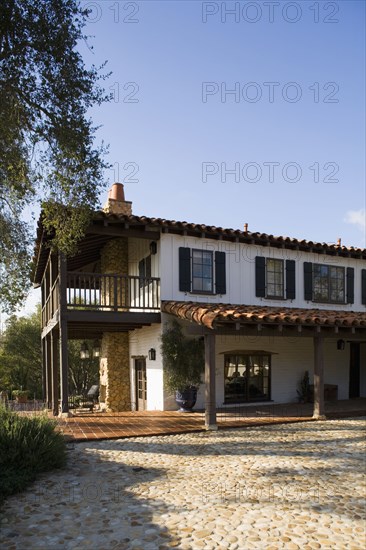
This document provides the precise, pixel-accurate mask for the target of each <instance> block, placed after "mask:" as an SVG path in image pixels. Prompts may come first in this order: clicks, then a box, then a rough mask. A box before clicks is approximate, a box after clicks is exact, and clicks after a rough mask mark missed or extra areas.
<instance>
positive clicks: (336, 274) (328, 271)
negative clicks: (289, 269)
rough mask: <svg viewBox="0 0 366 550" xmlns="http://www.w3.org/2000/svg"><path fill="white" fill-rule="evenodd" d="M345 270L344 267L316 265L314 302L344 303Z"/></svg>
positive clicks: (314, 270)
mask: <svg viewBox="0 0 366 550" xmlns="http://www.w3.org/2000/svg"><path fill="white" fill-rule="evenodd" d="M344 277H345V270H344V268H343V267H336V266H329V265H323V264H314V266H313V300H315V301H319V302H338V303H343V302H344V299H345V287H344Z"/></svg>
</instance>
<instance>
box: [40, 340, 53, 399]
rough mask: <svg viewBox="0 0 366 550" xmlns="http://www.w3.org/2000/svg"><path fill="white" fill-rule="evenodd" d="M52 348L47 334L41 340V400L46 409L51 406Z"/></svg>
mask: <svg viewBox="0 0 366 550" xmlns="http://www.w3.org/2000/svg"><path fill="white" fill-rule="evenodd" d="M51 354H52V346H51V336H50V335H49V334H48V335H47V336H45V338H42V362H43V364H44V374H45V385H44V390H43V391H44V394H43V398H44V401H45V403H46V407H47V409H50V408H51V406H52V357H51Z"/></svg>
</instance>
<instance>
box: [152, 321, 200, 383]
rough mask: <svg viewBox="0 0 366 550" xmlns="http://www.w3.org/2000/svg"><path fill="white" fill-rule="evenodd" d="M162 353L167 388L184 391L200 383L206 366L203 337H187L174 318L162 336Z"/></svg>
mask: <svg viewBox="0 0 366 550" xmlns="http://www.w3.org/2000/svg"><path fill="white" fill-rule="evenodd" d="M161 353H162V357H163V365H164V385H165V387H166V389H167V390H169V391H175V390H178V391H180V392H182V391H184V389H185V388H187V387H192V386H194V387H197V386H199V385H200V383H201V375H202V373H203V371H204V368H205V358H204V344H203V340H202V339H198V340H193V339H191V338H186V337H185V336H184V334H183V330H182V327H181V326H180V324H179V323H178V322H177V321H175V320H174V321H173V323H172V325H171V326H166V327H165V330H164V332H163V334H162V336H161Z"/></svg>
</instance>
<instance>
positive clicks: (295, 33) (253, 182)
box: [82, 0, 365, 246]
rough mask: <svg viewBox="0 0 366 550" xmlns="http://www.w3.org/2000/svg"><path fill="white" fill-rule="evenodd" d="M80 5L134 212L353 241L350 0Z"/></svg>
mask: <svg viewBox="0 0 366 550" xmlns="http://www.w3.org/2000/svg"><path fill="white" fill-rule="evenodd" d="M82 5H83V6H85V7H89V8H90V9H91V13H90V15H89V20H90V23H89V24H88V27H87V28H86V31H87V33H88V34H91V35H94V37H93V38H92V37H91V38H90V39H89V41H90V43H92V44H93V46H94V52H95V53H94V54H93V55H90V54H89V53H88V52H87V51H86V52H85V59H86V60H87V61H88V62H94V63H95V64H97V65H98V64H99V63H100V62H102V61H104V60H108V68H109V70H111V71H112V72H113V75H112V76H111V78H110V79H109V82H108V84H107V86H106V88H107V89H108V90H109V91H110V92H112V93H114V94H115V101H112V102H111V103H110V104H108V105H105V106H103V108H102V109H99V110H98V111H94V112H93V118H94V121H95V122H96V123H98V124H101V125H102V128H101V129H100V131H99V136H100V137H102V138H103V139H104V140H105V141H107V142H108V143H110V155H109V160H110V162H111V163H112V164H113V165H114V170H113V171H112V170H111V171H109V173H108V174H107V176H108V177H109V180H110V183H112V180H113V179H119V180H120V181H122V182H124V183H125V192H126V197H127V198H128V199H130V200H132V201H133V208H134V212H135V213H136V214H145V215H150V216H158V217H165V218H171V219H178V220H188V221H193V222H201V223H207V224H215V225H221V226H224V227H233V228H240V227H242V226H243V224H244V223H245V222H247V223H248V224H249V229H250V230H252V231H263V232H267V233H273V234H276V235H280V234H281V235H284V234H285V235H289V236H293V237H298V238H307V239H310V240H317V241H324V242H335V241H336V240H337V238H338V237H341V238H342V243H344V244H346V245H354V246H365V229H364V228H361V227H360V226H361V221H362V218H363V217H364V211H363V212H362V209H364V208H365V161H364V153H365V104H364V94H365V68H364V67H365V49H364V47H365V3H364V2H361V1H349V0H347V1H340V2H308V1H299V2H261V1H258V2H224V3H222V2H200V1H195V0H193V1H185V2H179V1H161V2H155V1H145V2H112V1H109V0H105V1H103V2H84V3H83V4H82ZM230 10H231V12H233V11H234V12H235V13H231V14H230V13H229V12H230ZM130 20H134V21H136V22H134V23H133V22H130ZM251 21H252V22H251ZM271 21H272V22H271ZM317 21H318V22H317ZM84 51H85V50H84ZM117 90H118V97H117V93H116V91H117ZM230 90H232V91H233V93H230ZM234 91H236V93H234ZM225 92H226V93H225ZM270 92H271V93H272V96H270ZM131 100H132V101H134V102H131ZM273 163H275V164H273ZM117 166H118V168H119V170H118V171H117V170H116V168H117ZM137 170H138V171H137ZM230 170H231V171H232V172H231V174H230ZM133 171H134V172H136V173H135V174H133V175H132V176H131V175H130V176H129V174H131V173H132V172H133ZM225 171H226V174H225ZM131 180H135V181H131ZM102 200H104V197H102ZM350 212H354V214H353V215H352V214H350ZM357 213H358V214H357ZM352 216H353V218H352ZM352 219H353V220H354V221H356V220H357V219H359V220H360V223H359V224H357V223H349V221H350V220H352ZM346 220H349V221H348V222H347V221H346Z"/></svg>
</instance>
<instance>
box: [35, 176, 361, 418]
mask: <svg viewBox="0 0 366 550" xmlns="http://www.w3.org/2000/svg"><path fill="white" fill-rule="evenodd" d="M79 249H80V252H79V254H77V255H76V256H74V257H72V258H68V259H66V258H64V257H63V256H62V255H61V254H59V255H56V254H51V253H50V249H49V248H48V247H47V235H46V234H45V232H44V230H43V227H42V222H41V220H40V222H39V226H38V234H37V241H36V250H35V267H34V272H33V282H34V284H35V285H36V286H41V288H42V346H43V371H44V373H43V374H44V376H43V379H44V394H45V398H46V400H47V402H48V404H49V407H50V408H52V409H53V411H54V414H58V413H59V400H60V403H61V405H60V407H61V412H62V413H64V414H67V413H68V367H67V341H68V339H87V338H92V339H96V340H98V341H99V342H101V352H100V402H101V405H102V406H103V407H104V408H105V409H106V410H109V411H123V410H131V409H132V410H136V409H137V410H140V409H144V410H145V409H146V410H167V409H172V408H173V409H175V408H176V405H175V403H174V400H173V399H172V397H171V396H170V395H167V393H166V392H165V390H164V384H163V378H164V375H163V365H162V360H161V354H160V336H161V334H162V331H163V330H164V325H165V323H169V321H171V320H172V319H174V318H175V319H178V320H179V322H180V323H182V325H183V326H184V329H185V331H186V333H187V335H190V336H192V337H198V336H203V337H204V340H205V380H204V382H203V383H202V385H201V387H200V389H199V392H198V403H197V406H198V407H202V408H205V409H206V424H207V427H208V428H210V427H211V428H214V427H215V425H216V416H215V415H216V408H217V407H220V408H222V407H230V406H234V405H238V404H241V405H244V404H246V403H252V402H254V403H259V402H260V403H263V402H274V403H288V402H292V401H296V388H297V386H298V382H299V380H300V379H301V377H302V376H303V375H304V372H305V371H306V370H308V371H309V373H310V377H311V380H312V382H313V383H314V396H315V398H314V416H316V417H322V416H323V414H324V385H325V388H327V387H328V385H329V386H333V389H334V388H335V390H336V392H337V394H338V399H348V398H350V397H357V396H364V397H365V396H366V261H365V260H366V250H365V249H358V248H352V247H351V248H347V247H345V246H341V244H340V243H338V244H337V245H328V244H324V243H315V242H309V241H306V240H297V239H292V238H288V237H275V236H273V235H267V234H261V233H251V232H250V231H248V228H247V227H245V228H244V230H233V229H223V228H221V227H210V226H206V225H203V224H193V223H187V222H178V221H170V220H164V219H160V218H149V217H145V216H135V215H133V213H132V205H131V203H130V202H128V201H126V200H125V197H124V189H123V185H122V184H120V183H115V184H114V185H113V186H112V188H111V190H110V192H109V197H108V201H107V204H106V205H105V207H104V209H103V210H101V211H98V212H96V213H95V215H94V217H93V220H92V223H91V224H90V227H89V228H88V230H87V232H86V235H85V237H84V238H83V239H82V240H81V241H80V246H79ZM333 397H334V396H333Z"/></svg>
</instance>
